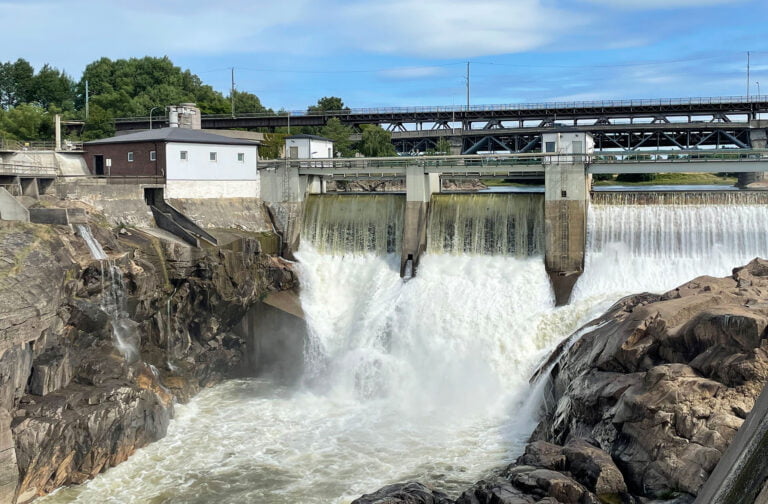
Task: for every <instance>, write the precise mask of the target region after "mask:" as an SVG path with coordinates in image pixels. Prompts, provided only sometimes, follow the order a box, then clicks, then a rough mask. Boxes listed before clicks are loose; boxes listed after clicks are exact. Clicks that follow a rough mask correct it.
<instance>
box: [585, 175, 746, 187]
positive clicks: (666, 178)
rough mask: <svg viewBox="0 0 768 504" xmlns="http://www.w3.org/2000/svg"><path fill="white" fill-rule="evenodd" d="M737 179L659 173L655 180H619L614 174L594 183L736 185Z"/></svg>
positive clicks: (625, 184)
mask: <svg viewBox="0 0 768 504" xmlns="http://www.w3.org/2000/svg"><path fill="white" fill-rule="evenodd" d="M736 180H737V179H736V177H720V176H718V175H716V174H714V173H657V174H656V176H655V177H653V180H647V181H644V182H617V181H616V176H615V175H613V176H612V177H611V179H609V180H595V181H594V184H593V185H596V186H607V185H620V186H647V185H734V184H736Z"/></svg>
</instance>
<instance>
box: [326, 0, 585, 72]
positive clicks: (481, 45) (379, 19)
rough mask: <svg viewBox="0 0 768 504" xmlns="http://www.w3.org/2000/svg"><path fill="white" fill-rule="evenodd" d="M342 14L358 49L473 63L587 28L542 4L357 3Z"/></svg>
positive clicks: (504, 0) (456, 0)
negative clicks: (459, 59) (475, 58)
mask: <svg viewBox="0 0 768 504" xmlns="http://www.w3.org/2000/svg"><path fill="white" fill-rule="evenodd" d="M339 15H340V16H341V17H342V18H343V19H344V20H345V23H344V24H345V25H346V26H349V27H351V28H350V31H349V32H348V33H346V34H345V35H346V36H347V37H349V38H351V39H352V40H353V42H354V43H355V45H356V46H357V47H360V48H364V49H367V50H369V51H373V52H378V53H385V54H407V55H412V56H418V57H432V58H467V57H476V56H484V55H495V54H507V53H515V52H522V51H528V50H532V49H537V48H541V47H543V46H545V45H547V44H550V43H552V42H554V41H555V40H557V39H558V38H559V37H560V36H562V34H563V33H564V32H567V31H569V30H574V29H578V28H579V27H580V26H581V25H583V24H584V23H585V21H586V20H585V18H584V17H583V16H582V15H580V14H574V13H572V12H566V11H564V10H561V9H557V8H554V7H549V6H547V5H545V2H544V1H542V0H517V1H516V2H510V1H508V0H476V1H473V2H467V1H465V0H420V1H419V2H413V1H410V0H392V1H389V2H375V3H374V2H356V3H354V4H352V5H347V6H345V7H342V8H341V11H340V13H339Z"/></svg>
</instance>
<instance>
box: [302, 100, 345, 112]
mask: <svg viewBox="0 0 768 504" xmlns="http://www.w3.org/2000/svg"><path fill="white" fill-rule="evenodd" d="M339 110H344V111H348V110H349V108H348V107H345V106H344V100H342V99H341V98H339V97H338V96H324V97H322V98H320V99H319V100H317V105H310V106H309V107H308V108H307V112H309V113H319V112H328V111H339Z"/></svg>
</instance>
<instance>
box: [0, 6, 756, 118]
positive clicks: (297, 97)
mask: <svg viewBox="0 0 768 504" xmlns="http://www.w3.org/2000/svg"><path fill="white" fill-rule="evenodd" d="M0 20H2V29H0V61H15V60H16V59H17V58H24V59H26V60H28V61H29V62H30V63H32V64H33V65H34V66H35V67H36V68H39V67H40V66H42V65H43V64H45V63H49V64H51V65H52V66H54V67H57V68H59V69H64V70H65V71H66V72H67V73H68V74H69V75H70V76H72V77H73V78H75V79H76V80H79V79H80V77H81V75H82V72H83V69H84V68H85V66H86V65H87V64H88V63H90V62H92V61H94V60H97V59H99V58H101V57H108V58H111V59H119V58H130V57H143V56H168V57H169V58H171V60H172V61H173V62H174V63H175V64H176V65H178V66H180V67H182V68H184V69H189V70H191V71H192V72H193V73H195V74H197V75H198V76H200V78H201V79H202V80H203V82H205V83H206V84H210V85H212V86H213V87H214V88H215V89H217V90H219V91H222V92H224V93H225V94H227V93H228V90H229V87H230V84H231V69H232V68H234V73H235V87H236V89H238V90H240V91H248V92H251V93H254V94H256V95H257V96H259V98H260V99H261V101H262V103H263V104H264V105H265V106H267V107H270V108H273V109H275V110H278V109H285V110H302V109H306V107H307V106H308V105H311V104H314V103H316V102H317V100H318V99H319V98H321V97H323V96H339V97H341V98H342V99H343V100H344V103H345V104H346V105H347V106H349V107H353V108H379V107H397V106H422V105H423V106H436V105H446V106H451V105H453V106H456V105H464V104H466V100H467V97H466V82H467V79H466V72H467V62H469V84H470V103H471V104H473V105H488V104H511V103H540V102H548V101H560V102H561V101H582V100H588V101H592V100H614V99H641V98H681V97H707V96H742V95H745V94H746V93H747V83H748V82H749V88H750V89H749V93H750V94H756V93H757V92H758V86H759V84H758V83H759V82H760V81H761V79H764V83H763V87H764V89H761V90H760V91H761V92H764V93H765V94H768V37H767V36H766V28H765V27H766V26H768V2H766V1H765V0H644V1H641V0H269V1H265V0H251V1H247V0H219V1H215V2H211V1H210V0H205V1H202V0H131V1H120V2H117V1H109V0H98V1H96V0H67V1H50V0H47V1H46V0H18V1H17V0H13V1H5V0H0ZM747 52H750V58H749V59H750V77H749V80H747Z"/></svg>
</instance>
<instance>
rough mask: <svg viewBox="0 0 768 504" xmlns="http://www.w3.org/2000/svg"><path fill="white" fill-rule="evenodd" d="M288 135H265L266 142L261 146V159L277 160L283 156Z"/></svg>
mask: <svg viewBox="0 0 768 504" xmlns="http://www.w3.org/2000/svg"><path fill="white" fill-rule="evenodd" d="M287 136H288V133H265V134H264V141H263V142H261V145H260V146H259V157H261V158H263V159H277V158H279V157H281V156H282V154H283V147H284V146H285V137H287Z"/></svg>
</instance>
